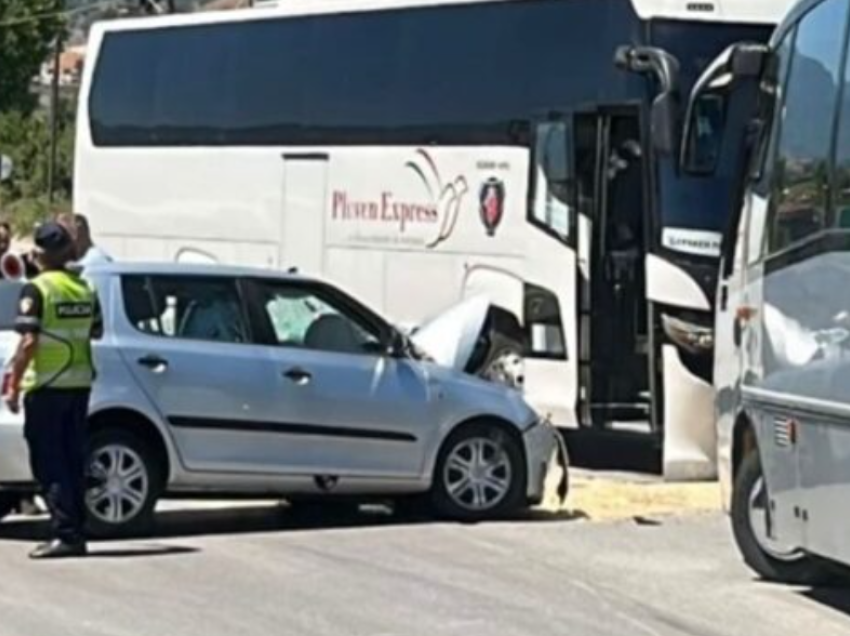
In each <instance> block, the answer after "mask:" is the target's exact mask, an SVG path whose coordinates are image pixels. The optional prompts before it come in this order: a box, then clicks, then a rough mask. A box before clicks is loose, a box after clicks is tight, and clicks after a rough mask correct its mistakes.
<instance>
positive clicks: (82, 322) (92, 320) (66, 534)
mask: <svg viewBox="0 0 850 636" xmlns="http://www.w3.org/2000/svg"><path fill="white" fill-rule="evenodd" d="M35 243H36V248H37V249H38V251H39V261H40V263H39V264H40V266H41V268H42V273H41V274H39V275H38V276H37V277H36V278H35V279H34V280H33V281H32V282H31V283H29V284H27V285H26V286H25V287H24V288H23V290H22V291H21V296H20V300H19V306H18V318H17V320H16V330H17V331H18V333H20V334H21V341H20V345H19V346H18V350H17V352H16V354H15V357H14V359H13V362H12V377H11V380H10V382H9V389H8V394H7V395H6V396H4V399H5V401H6V403H7V404H8V405H9V408H10V409H12V410H13V411H14V410H17V409H18V408H19V406H20V395H21V393H23V396H24V397H23V405H24V434H25V436H26V440H27V444H28V446H29V451H30V467H31V469H32V473H33V476H34V477H35V479H36V481H38V483H39V485H40V487H41V490H42V494H43V496H44V499H45V501H46V503H47V506H48V509H49V511H50V515H51V521H52V530H53V536H54V538H53V540H52V541H51V542H50V543H47V544H45V545H43V546H39V547H38V548H37V549H36V550H35V552H33V553H32V555H31V556H33V557H34V558H46V557H61V556H82V555H84V554H86V542H85V535H84V523H85V461H86V450H87V435H86V427H87V415H88V404H89V396H90V394H91V385H92V381H93V379H94V368H93V365H92V353H91V340H92V338H93V337H99V335H100V333H101V331H102V324H101V316H100V308H99V303H98V301H97V296H96V294H95V292H94V290H93V289H92V288H91V287H90V286H89V284H88V283H87V282H86V281H85V280H84V279H82V278H81V277H80V276H79V275H78V274H75V273H72V272H70V271H67V270H66V269H65V266H66V264H67V263H69V262H70V261H72V260H73V254H74V252H73V241H72V239H71V237H70V235H69V234H68V232H67V231H66V230H65V229H64V228H62V227H61V226H58V225H56V224H53V223H48V224H45V225H43V226H41V227H40V228H39V229H38V231H37V232H36V237H35Z"/></svg>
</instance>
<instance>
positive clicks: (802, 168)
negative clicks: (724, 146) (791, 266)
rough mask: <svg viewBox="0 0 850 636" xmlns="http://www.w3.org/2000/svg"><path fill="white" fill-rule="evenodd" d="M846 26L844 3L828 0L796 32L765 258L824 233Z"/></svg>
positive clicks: (811, 12) (827, 211)
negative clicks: (821, 232) (831, 150)
mask: <svg viewBox="0 0 850 636" xmlns="http://www.w3.org/2000/svg"><path fill="white" fill-rule="evenodd" d="M846 24H847V3H846V2H845V1H844V0H827V1H826V2H823V3H821V4H819V5H817V6H816V7H815V8H814V9H812V10H811V11H810V12H809V13H808V14H806V15H805V16H803V18H802V19H801V21H800V23H799V25H798V27H797V37H796V40H795V42H794V52H793V55H792V59H791V68H790V75H789V78H788V81H787V83H786V89H785V104H784V109H783V113H782V116H781V122H780V130H779V138H778V153H777V157H776V162H775V165H774V184H773V196H772V199H773V200H772V202H771V208H770V211H769V214H768V236H767V248H768V249H767V251H768V254H775V253H776V252H779V251H782V250H784V249H785V248H787V247H788V246H790V245H793V244H795V243H797V242H799V241H802V240H804V239H806V238H808V237H810V236H812V235H814V234H816V233H818V232H820V231H821V230H823V229H824V228H825V227H826V224H827V216H828V214H829V204H830V202H829V196H828V194H829V182H830V163H831V161H830V148H831V144H832V132H833V122H834V118H835V112H836V111H835V109H836V107H837V103H838V94H839V81H840V78H839V73H840V70H839V69H840V67H841V60H842V58H843V55H844V28H845V25H846Z"/></svg>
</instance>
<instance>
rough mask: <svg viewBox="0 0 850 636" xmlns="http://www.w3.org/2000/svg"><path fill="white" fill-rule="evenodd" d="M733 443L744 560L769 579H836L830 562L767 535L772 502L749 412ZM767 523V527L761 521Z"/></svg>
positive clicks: (737, 526)
mask: <svg viewBox="0 0 850 636" xmlns="http://www.w3.org/2000/svg"><path fill="white" fill-rule="evenodd" d="M733 439H734V447H733V489H732V509H731V518H732V534H733V536H734V538H735V543H736V545H737V546H738V550H739V551H740V553H741V556H742V557H743V559H744V562H745V563H746V564H747V565H748V566H749V567H750V568H751V569H752V570H753V571H754V572H756V574H758V575H759V576H760V577H761V578H763V579H765V580H768V581H778V582H783V583H790V584H795V585H822V584H826V583H831V582H833V581H834V580H835V579H836V575H837V571H836V570H835V569H834V568H832V567H831V566H830V565H829V564H828V563H826V562H825V561H823V560H822V559H819V558H817V557H813V556H811V555H808V554H806V553H805V552H804V551H803V550H801V549H799V548H787V547H785V546H782V545H780V544H779V543H778V542H776V543H775V544H774V543H772V539H771V538H769V537H768V536H767V534H768V530H767V526H768V524H769V521H768V515H769V514H770V513H769V509H770V504H769V501H770V500H769V495H768V493H767V486H766V483H765V480H764V475H763V473H762V466H761V457H760V454H759V451H758V442H757V440H756V437H755V430H754V428H753V427H752V424H751V422H750V421H749V419H748V418H746V416H743V417H742V418H739V422H736V426H735V432H734V437H733ZM761 524H764V527H763V528H757V527H756V526H757V525H761Z"/></svg>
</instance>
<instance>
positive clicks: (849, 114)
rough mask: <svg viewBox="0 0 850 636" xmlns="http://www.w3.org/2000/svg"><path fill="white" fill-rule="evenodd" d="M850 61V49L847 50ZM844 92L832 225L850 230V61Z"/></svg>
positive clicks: (845, 74) (837, 150)
mask: <svg viewBox="0 0 850 636" xmlns="http://www.w3.org/2000/svg"><path fill="white" fill-rule="evenodd" d="M848 46H850V45H848ZM845 56H848V62H850V49H848V51H847V52H845ZM843 82H844V92H843V94H842V104H841V107H840V108H839V110H838V113H839V114H838V127H837V130H836V132H835V135H836V144H835V171H834V173H833V179H834V181H833V184H832V193H833V194H832V205H833V215H832V216H833V218H832V219H831V222H830V226H832V227H835V228H838V229H841V230H850V93H848V91H850V63H845V68H844V78H843Z"/></svg>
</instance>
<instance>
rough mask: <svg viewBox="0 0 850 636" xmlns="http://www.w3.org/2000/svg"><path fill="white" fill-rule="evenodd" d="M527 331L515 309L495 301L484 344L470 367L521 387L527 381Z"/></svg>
mask: <svg viewBox="0 0 850 636" xmlns="http://www.w3.org/2000/svg"><path fill="white" fill-rule="evenodd" d="M526 350H527V346H526V342H525V332H524V331H523V328H522V325H521V324H520V321H519V318H517V317H516V316H515V315H514V313H513V312H511V311H509V310H507V309H505V308H503V307H500V306H498V305H492V306H491V307H490V311H489V313H488V315H487V323H486V328H485V330H484V334H483V335H482V346H481V348H480V349H479V351H478V352H476V354H475V355H474V356H473V358H472V360H470V365H469V367H468V368H467V371H469V372H472V373H475V374H477V375H480V376H481V377H483V378H485V379H487V380H490V381H492V382H497V383H500V384H507V385H509V386H512V387H515V388H518V387H521V386H522V385H523V384H524V383H525V371H524V366H525V365H524V362H525V353H526Z"/></svg>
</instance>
